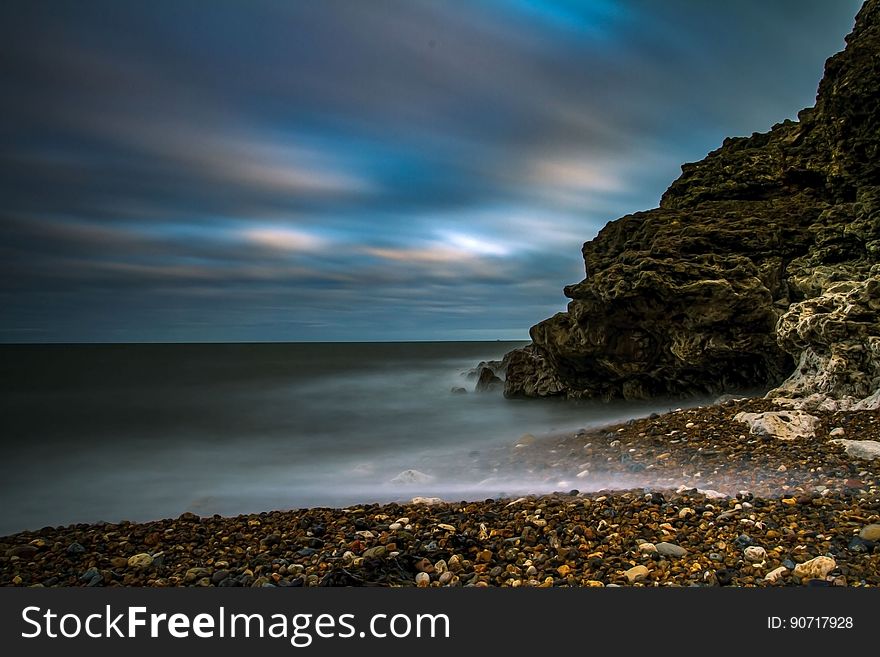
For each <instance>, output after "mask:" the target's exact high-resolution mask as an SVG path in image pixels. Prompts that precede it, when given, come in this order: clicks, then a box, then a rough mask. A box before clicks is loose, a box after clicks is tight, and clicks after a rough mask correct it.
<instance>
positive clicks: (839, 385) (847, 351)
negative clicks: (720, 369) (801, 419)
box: [769, 276, 880, 410]
mask: <svg viewBox="0 0 880 657" xmlns="http://www.w3.org/2000/svg"><path fill="white" fill-rule="evenodd" d="M776 333H777V337H778V338H779V344H780V346H782V348H783V349H785V350H786V351H787V352H789V353H790V354H796V355H798V356H799V360H798V364H797V367H796V368H795V370H794V372H793V373H792V375H791V376H790V377H789V378H788V379H787V380H786V381H785V382H784V383H783V384H782V385H781V386H780V387H779V388H777V389H776V390H772V391H771V392H770V393H769V394H770V395H771V396H774V397H787V398H794V399H801V400H803V401H802V402H801V403H800V404H797V405H798V406H800V407H802V408H804V407H806V408H809V407H811V406H815V407H820V408H821V407H823V405H824V407H825V408H829V409H834V410H836V409H839V408H841V407H843V408H851V407H852V406H853V405H855V404H861V408H866V407H874V408H877V407H880V403H878V401H880V400H878V399H869V398H870V397H871V396H872V395H873V394H874V393H875V391H877V390H878V389H880V277H876V276H874V277H871V278H868V279H867V280H865V281H862V282H856V281H846V282H842V283H834V284H832V285H831V286H830V287H829V288H828V289H827V290H826V291H825V292H824V293H823V294H821V295H820V296H817V297H813V298H811V299H807V300H806V301H801V302H800V303H795V304H792V306H791V308H790V309H789V311H788V312H787V313H785V314H784V315H783V316H782V319H781V320H780V321H779V324H778V327H777V331H776Z"/></svg>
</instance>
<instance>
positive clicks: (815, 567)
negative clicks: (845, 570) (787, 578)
mask: <svg viewBox="0 0 880 657" xmlns="http://www.w3.org/2000/svg"><path fill="white" fill-rule="evenodd" d="M835 568H837V563H836V562H835V561H834V559H832V558H831V557H815V558H814V559H810V560H809V561H805V562H803V563H799V564H798V565H797V566H795V567H794V576H795V577H800V578H801V579H821V578H823V577H825V576H826V575H827V574H828V573H830V572H831V571H832V570H834V569H835Z"/></svg>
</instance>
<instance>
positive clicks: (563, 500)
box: [0, 399, 880, 588]
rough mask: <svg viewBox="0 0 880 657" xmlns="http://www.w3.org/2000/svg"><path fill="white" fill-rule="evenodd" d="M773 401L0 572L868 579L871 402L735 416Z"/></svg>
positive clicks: (245, 580)
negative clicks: (478, 477) (790, 423)
mask: <svg viewBox="0 0 880 657" xmlns="http://www.w3.org/2000/svg"><path fill="white" fill-rule="evenodd" d="M779 410H780V408H779V407H778V406H776V405H774V403H773V402H772V401H770V400H766V399H730V400H728V401H725V402H723V403H718V404H715V405H710V406H704V407H700V408H693V409H679V410H676V411H673V412H670V413H666V414H663V415H652V416H650V417H646V418H642V419H637V420H630V421H629V422H626V423H624V424H620V425H614V426H608V427H603V428H600V429H591V430H587V429H582V430H579V431H577V432H574V433H567V434H561V435H551V436H531V435H526V436H522V437H520V438H519V439H516V440H514V441H512V442H511V444H510V445H509V446H507V447H505V448H504V449H499V450H497V451H495V452H493V453H492V454H490V455H488V456H487V457H486V458H487V459H489V461H490V463H489V465H490V466H492V465H493V464H494V465H498V466H504V467H507V468H513V469H517V468H519V469H521V470H522V471H524V472H529V473H532V474H534V473H536V472H537V473H540V472H542V471H546V472H548V473H552V476H553V477H557V478H560V481H559V492H558V493H554V494H551V495H542V496H534V497H518V498H512V497H498V498H493V499H486V500H479V501H453V500H441V499H436V498H416V499H414V500H413V501H409V502H407V503H395V504H384V505H379V504H369V505H356V506H350V507H347V508H341V509H332V508H312V509H298V510H286V511H269V512H265V513H259V514H251V515H242V516H237V517H221V516H212V517H199V516H198V515H195V514H193V513H184V514H183V515H181V516H180V517H178V518H176V519H165V520H157V521H154V522H145V523H131V522H120V523H100V524H91V525H86V524H78V525H70V526H66V527H46V528H43V529H40V530H37V531H27V532H21V533H18V534H14V535H11V536H5V537H2V538H0V584H2V585H5V586H25V587H34V586H35V587H58V586H64V587H68V586H150V587H169V586H224V587H225V586H248V587H298V586H419V587H443V586H473V587H485V586H510V587H545V588H546V587H559V586H575V587H580V586H589V587H614V586H636V587H653V586H746V587H752V586H850V587H862V586H878V585H880V459H878V458H876V455H875V454H874V452H873V451H871V450H872V449H873V447H872V445H873V444H872V443H871V442H870V441H878V440H880V411H877V410H862V411H839V412H831V411H814V412H811V416H812V417H813V418H815V421H814V425H813V426H811V427H810V432H809V434H810V435H805V436H799V437H794V438H791V437H786V438H785V439H784V438H780V437H778V436H776V435H768V434H766V433H764V434H762V433H761V432H760V431H753V430H750V426H749V425H748V424H747V423H745V422H744V421H742V419H741V418H742V417H743V415H742V414H744V413H745V414H748V413H752V414H761V413H764V412H768V411H769V412H778V411H779ZM847 441H858V444H857V445H856V444H855V443H850V442H847ZM864 441H869V442H864ZM877 446H878V447H880V443H877ZM560 473H561V476H560ZM597 480H601V481H607V480H614V481H617V482H620V486H619V487H615V488H610V489H603V490H593V489H592V488H594V486H591V482H594V481H597Z"/></svg>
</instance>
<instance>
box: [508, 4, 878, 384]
mask: <svg viewBox="0 0 880 657" xmlns="http://www.w3.org/2000/svg"><path fill="white" fill-rule="evenodd" d="M878 99H880V0H868V1H867V2H866V3H865V5H864V6H863V7H862V9H861V11H860V12H859V15H858V17H857V19H856V27H855V29H854V30H853V32H852V34H850V35H849V37H847V47H846V49H845V50H844V51H843V52H841V53H838V54H837V55H835V56H834V57H832V58H831V59H829V60H828V62H827V63H826V67H825V77H824V79H823V80H822V82H821V83H820V85H819V92H818V96H817V100H816V105H815V107H813V108H810V109H806V110H803V111H801V112H800V114H799V116H798V118H799V120H798V121H785V122H783V123H781V124H778V125H776V126H774V127H773V128H772V129H771V130H770V131H769V132H767V133H763V134H757V133H756V134H754V135H752V136H751V137H746V138H735V139H727V140H725V142H724V144H723V145H722V147H721V148H719V149H718V150H716V151H714V152H712V153H710V154H709V155H708V156H707V157H706V158H705V159H704V160H702V161H701V162H698V163H695V164H686V165H684V166H683V167H682V175H681V177H680V178H679V179H678V180H676V181H675V182H674V183H673V184H672V185H671V186H670V188H669V189H668V190H667V191H666V193H665V194H664V195H663V197H662V199H661V202H660V207H659V208H657V209H655V210H650V211H648V212H638V213H635V214H632V215H628V216H625V217H622V218H621V219H618V220H616V221H613V222H611V223H609V224H608V225H607V226H605V228H603V229H602V230H601V231H600V233H599V234H598V236H597V237H596V238H595V239H594V240H592V241H590V242H587V243H586V244H585V245H584V248H583V255H584V260H585V263H586V275H587V276H586V278H585V279H584V280H583V281H582V282H581V283H578V284H576V285H571V286H568V287H566V288H565V294H566V296H568V297H569V298H570V299H571V302H570V303H569V304H568V310H567V312H564V313H559V314H557V315H555V316H554V317H551V318H550V319H547V320H545V321H543V322H541V323H540V324H538V325H536V326H534V327H532V329H531V338H532V345H530V346H528V347H526V348H525V349H522V350H518V351H516V352H513V353H512V354H511V355H510V357H509V366H508V370H507V379H506V383H505V394H506V395H508V396H553V395H559V396H567V397H575V398H578V397H602V398H614V397H624V398H646V397H652V396H660V395H674V396H685V395H694V394H706V393H709V394H717V393H720V392H724V391H728V390H742V389H749V388H751V389H753V388H755V387H762V388H764V389H766V388H770V387H772V386H775V385H778V384H779V383H780V382H781V381H783V379H785V378H786V377H787V376H788V375H789V374H790V373H791V371H792V369H793V367H794V362H795V358H800V357H801V356H800V354H801V350H802V348H803V347H802V346H801V347H798V348H797V349H793V348H792V346H793V343H791V341H789V340H788V339H787V338H786V339H783V340H782V345H781V346H780V344H779V343H778V341H777V335H776V326H777V322H778V321H779V319H780V317H781V316H782V315H783V314H784V313H786V312H787V311H788V309H789V307H790V305H791V304H792V303H796V302H803V301H804V300H805V299H809V298H812V297H816V296H818V295H822V294H824V293H825V292H826V290H829V288H830V287H831V286H832V284H834V283H836V282H840V281H864V280H865V279H866V278H867V277H868V276H869V275H870V274H871V271H872V266H873V265H875V264H876V263H877V262H880V131H878V128H880V101H878ZM792 335H793V334H792Z"/></svg>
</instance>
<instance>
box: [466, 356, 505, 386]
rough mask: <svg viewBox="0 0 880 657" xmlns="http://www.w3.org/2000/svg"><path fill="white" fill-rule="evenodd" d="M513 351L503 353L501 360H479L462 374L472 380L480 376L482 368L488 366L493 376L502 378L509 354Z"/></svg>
mask: <svg viewBox="0 0 880 657" xmlns="http://www.w3.org/2000/svg"><path fill="white" fill-rule="evenodd" d="M511 353H513V352H508V353H506V354H504V358H502V359H501V360H483V361H480V362H479V363H478V364H477V366H476V367H474V368H471V369H469V370H467V371H466V372H462V374H463V375H464V376H465V377H467V378H468V380H471V381H473V380H474V379H476V378H478V377H479V376H480V372H482V371H483V369H484V368H487V367H488V368H489V369H490V370H492V373H493V374H495V376H497V377H499V378H501V379H503V378H504V377H505V376H506V375H507V366H508V364H509V362H510V354H511Z"/></svg>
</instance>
